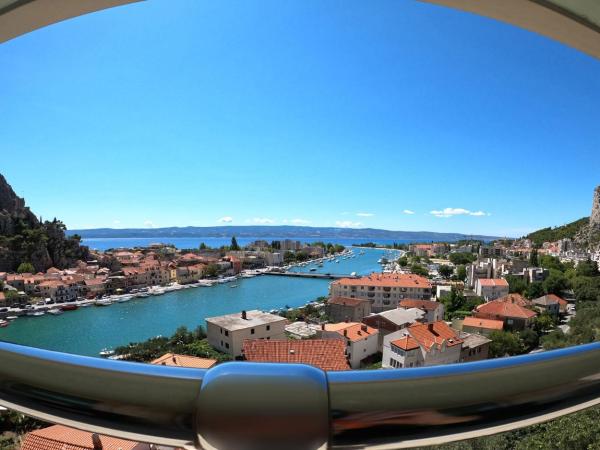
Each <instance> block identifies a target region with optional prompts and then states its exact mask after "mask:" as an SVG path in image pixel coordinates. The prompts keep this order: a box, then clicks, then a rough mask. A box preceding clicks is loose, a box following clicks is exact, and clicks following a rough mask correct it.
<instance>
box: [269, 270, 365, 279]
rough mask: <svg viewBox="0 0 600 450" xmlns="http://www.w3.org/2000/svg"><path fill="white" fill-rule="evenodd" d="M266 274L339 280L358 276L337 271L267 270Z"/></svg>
mask: <svg viewBox="0 0 600 450" xmlns="http://www.w3.org/2000/svg"><path fill="white" fill-rule="evenodd" d="M265 275H278V276H280V277H298V278H320V279H324V280H339V279H340V278H358V277H357V276H352V275H341V274H335V273H317V272H289V271H287V272H274V271H273V272H265Z"/></svg>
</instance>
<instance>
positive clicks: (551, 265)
mask: <svg viewBox="0 0 600 450" xmlns="http://www.w3.org/2000/svg"><path fill="white" fill-rule="evenodd" d="M538 259H539V263H540V266H542V267H543V268H544V269H555V270H560V271H561V272H563V271H564V270H565V266H564V265H563V263H561V262H560V259H558V258H557V257H556V256H550V255H542V256H541V257H539V258H538Z"/></svg>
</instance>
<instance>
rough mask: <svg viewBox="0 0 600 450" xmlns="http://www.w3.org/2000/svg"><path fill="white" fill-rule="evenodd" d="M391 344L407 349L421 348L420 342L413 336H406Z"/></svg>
mask: <svg viewBox="0 0 600 450" xmlns="http://www.w3.org/2000/svg"><path fill="white" fill-rule="evenodd" d="M391 344H392V345H395V346H396V347H400V348H401V349H402V350H407V351H409V350H414V349H416V348H419V343H418V342H417V341H416V340H415V338H413V337H412V336H404V337H403V338H401V339H397V340H395V341H392V342H391Z"/></svg>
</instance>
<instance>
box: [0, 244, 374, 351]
mask: <svg viewBox="0 0 600 450" xmlns="http://www.w3.org/2000/svg"><path fill="white" fill-rule="evenodd" d="M355 253H358V250H355ZM382 254H383V253H382V251H380V250H371V249H368V250H366V253H365V255H362V256H357V257H356V258H351V259H347V260H340V263H339V264H335V263H326V264H325V265H324V267H323V268H322V269H319V270H320V271H323V272H331V273H334V272H335V273H342V272H341V271H342V270H343V271H346V273H350V272H358V273H369V272H371V271H376V270H378V269H379V265H378V264H377V260H378V259H379V258H380V257H381V255H382ZM334 267H335V268H336V269H338V270H335V271H334V270H333V268H334ZM327 269H331V270H327ZM306 270H308V268H306ZM235 284H237V285H238V287H237V288H231V287H230V286H231V285H232V284H220V285H215V286H212V287H201V288H196V289H185V290H180V291H175V292H170V293H168V294H165V295H161V296H154V297H148V298H145V299H135V300H131V301H130V302H127V303H115V304H113V305H111V306H109V307H95V306H91V307H89V308H80V309H78V310H77V311H70V312H65V313H64V314H62V315H60V316H51V315H45V316H42V317H23V318H19V319H18V320H16V321H14V322H13V323H12V324H11V325H10V326H9V327H7V328H0V340H4V341H9V342H15V343H18V344H23V345H28V346H32V347H39V348H45V349H49V350H57V351H62V352H67V353H75V354H80V355H88V356H97V355H98V352H99V351H100V350H101V349H103V348H104V347H116V346H119V345H125V344H128V343H130V342H135V341H140V340H145V339H148V338H149V337H152V336H157V335H163V336H168V335H171V334H172V333H173V332H174V331H175V329H177V327H179V326H181V325H185V326H187V327H189V328H194V327H196V326H198V325H202V326H206V324H205V322H204V319H205V318H206V317H212V316H218V315H221V314H229V313H234V312H238V311H241V310H243V309H245V310H250V309H260V310H265V311H268V310H271V309H280V308H283V307H284V306H285V305H289V306H292V307H295V306H301V305H303V304H305V303H306V302H308V301H312V300H314V299H316V298H317V297H319V296H322V295H327V292H328V286H329V280H317V279H304V278H292V277H279V276H271V275H263V276H260V277H255V278H247V279H239V280H237V281H236V282H235Z"/></svg>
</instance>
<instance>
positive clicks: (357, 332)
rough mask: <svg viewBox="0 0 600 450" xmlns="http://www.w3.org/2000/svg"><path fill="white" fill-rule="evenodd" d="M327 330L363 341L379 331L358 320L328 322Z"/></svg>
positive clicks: (354, 340) (352, 339) (353, 339)
mask: <svg viewBox="0 0 600 450" xmlns="http://www.w3.org/2000/svg"><path fill="white" fill-rule="evenodd" d="M325 331H335V332H336V333H339V334H341V335H342V336H344V337H345V338H347V339H349V340H350V341H352V342H357V341H361V340H363V339H367V338H368V337H369V336H372V335H374V334H378V333H379V330H377V329H376V328H373V327H370V326H368V325H365V324H364V323H358V322H340V323H328V324H325ZM344 332H345V334H344Z"/></svg>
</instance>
